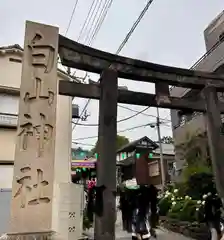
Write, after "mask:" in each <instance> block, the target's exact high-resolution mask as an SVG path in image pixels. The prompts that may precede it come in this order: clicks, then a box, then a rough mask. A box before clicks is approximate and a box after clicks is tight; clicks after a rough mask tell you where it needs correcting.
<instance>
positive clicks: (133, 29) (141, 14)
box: [116, 0, 153, 54]
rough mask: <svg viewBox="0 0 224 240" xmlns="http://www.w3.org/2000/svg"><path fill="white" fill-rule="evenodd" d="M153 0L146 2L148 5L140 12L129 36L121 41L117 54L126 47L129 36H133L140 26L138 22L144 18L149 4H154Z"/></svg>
mask: <svg viewBox="0 0 224 240" xmlns="http://www.w3.org/2000/svg"><path fill="white" fill-rule="evenodd" d="M152 2H153V0H149V1H148V2H147V4H146V6H145V7H144V9H143V10H142V12H141V13H140V15H139V17H138V19H137V20H136V21H135V23H134V24H133V26H132V27H131V29H130V31H129V33H128V34H127V36H126V37H125V39H124V41H123V42H122V43H121V45H120V46H119V48H118V50H117V52H116V54H119V53H120V52H121V50H122V49H123V48H124V46H125V44H126V43H127V42H128V40H129V38H130V37H131V35H132V33H133V32H134V31H135V29H136V27H137V26H138V24H139V23H140V22H141V20H142V18H143V17H144V15H145V13H146V12H147V10H148V9H149V6H150V5H151V4H152Z"/></svg>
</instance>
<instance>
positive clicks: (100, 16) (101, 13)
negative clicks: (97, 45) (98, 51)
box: [87, 0, 113, 46]
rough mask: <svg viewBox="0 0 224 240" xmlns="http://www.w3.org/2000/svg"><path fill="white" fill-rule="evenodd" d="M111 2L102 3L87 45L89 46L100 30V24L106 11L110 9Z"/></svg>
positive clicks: (111, 0)
mask: <svg viewBox="0 0 224 240" xmlns="http://www.w3.org/2000/svg"><path fill="white" fill-rule="evenodd" d="M112 2H113V0H106V1H105V2H104V5H103V7H102V9H101V11H100V13H99V17H98V19H97V21H96V24H95V27H94V28H93V30H92V32H91V34H89V37H88V40H87V45H88V46H91V45H92V44H93V42H94V40H95V38H96V36H97V34H98V32H99V30H100V28H101V27H102V24H103V22H104V20H105V17H106V15H107V13H108V10H109V9H110V7H111V5H112Z"/></svg>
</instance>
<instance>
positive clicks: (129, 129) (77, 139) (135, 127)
mask: <svg viewBox="0 0 224 240" xmlns="http://www.w3.org/2000/svg"><path fill="white" fill-rule="evenodd" d="M153 124H156V123H147V124H142V125H137V126H134V127H131V128H126V129H123V130H120V131H117V133H123V132H128V131H132V130H135V129H137V128H142V127H147V126H152V125H153ZM161 124H164V123H161ZM93 138H98V135H97V136H89V137H83V138H75V139H73V141H80V140H87V139H93Z"/></svg>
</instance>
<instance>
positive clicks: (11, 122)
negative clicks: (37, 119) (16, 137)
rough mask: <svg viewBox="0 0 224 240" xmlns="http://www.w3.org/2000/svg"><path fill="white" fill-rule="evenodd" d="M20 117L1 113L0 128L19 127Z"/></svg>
mask: <svg viewBox="0 0 224 240" xmlns="http://www.w3.org/2000/svg"><path fill="white" fill-rule="evenodd" d="M17 121H18V115H16V114H10V113H0V126H3V127H17Z"/></svg>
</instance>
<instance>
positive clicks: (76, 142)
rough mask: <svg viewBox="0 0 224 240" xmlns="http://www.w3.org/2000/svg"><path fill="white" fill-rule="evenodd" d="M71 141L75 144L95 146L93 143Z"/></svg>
mask: <svg viewBox="0 0 224 240" xmlns="http://www.w3.org/2000/svg"><path fill="white" fill-rule="evenodd" d="M72 143H73V144H77V145H83V146H90V147H95V145H93V144H88V143H80V142H72Z"/></svg>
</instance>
